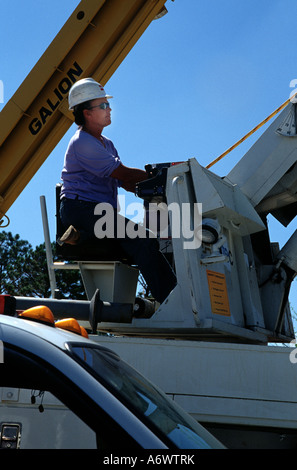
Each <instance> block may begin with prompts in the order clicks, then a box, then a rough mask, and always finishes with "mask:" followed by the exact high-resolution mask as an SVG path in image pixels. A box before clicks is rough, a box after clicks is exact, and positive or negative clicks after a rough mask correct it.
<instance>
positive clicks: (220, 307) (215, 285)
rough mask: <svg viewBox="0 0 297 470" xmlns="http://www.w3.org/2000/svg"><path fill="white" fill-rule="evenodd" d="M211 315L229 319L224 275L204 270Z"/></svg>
mask: <svg viewBox="0 0 297 470" xmlns="http://www.w3.org/2000/svg"><path fill="white" fill-rule="evenodd" d="M206 274H207V281H208V289H209V295H210V303H211V310H212V313H215V314H217V315H225V316H228V317H230V315H231V314H230V307H229V299H228V291H227V284H226V278H225V275H224V274H221V273H217V272H215V271H209V270H208V269H207V270H206Z"/></svg>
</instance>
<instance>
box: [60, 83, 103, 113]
mask: <svg viewBox="0 0 297 470" xmlns="http://www.w3.org/2000/svg"><path fill="white" fill-rule="evenodd" d="M96 98H112V96H110V95H108V94H107V93H106V92H105V90H104V88H103V86H102V85H100V83H98V82H96V81H95V80H94V79H93V78H83V79H82V80H78V81H77V82H75V83H74V85H72V87H71V88H70V91H69V95H68V103H69V109H73V108H74V106H77V105H78V104H81V103H84V102H85V101H90V100H95V99H96Z"/></svg>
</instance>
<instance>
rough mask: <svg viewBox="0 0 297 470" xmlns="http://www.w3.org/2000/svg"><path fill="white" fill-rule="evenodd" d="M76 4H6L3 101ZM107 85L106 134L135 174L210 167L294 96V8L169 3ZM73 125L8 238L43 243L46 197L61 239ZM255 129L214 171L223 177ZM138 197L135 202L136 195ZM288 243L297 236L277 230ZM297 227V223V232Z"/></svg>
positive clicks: (0, 32)
mask: <svg viewBox="0 0 297 470" xmlns="http://www.w3.org/2000/svg"><path fill="white" fill-rule="evenodd" d="M78 3H79V2H78V1H77V0H63V1H62V2H61V1H58V0H51V1H50V2H49V1H45V0H40V1H39V2H38V3H36V2H33V1H32V0H26V1H25V2H20V1H19V0H10V1H9V2H5V3H4V2H2V4H1V29H0V57H1V62H0V80H1V81H2V83H3V86H4V103H0V110H1V109H3V107H4V105H5V103H6V102H7V101H8V100H9V98H10V97H11V96H12V95H13V93H14V92H15V91H16V89H17V88H18V87H19V85H20V84H21V83H22V81H23V80H24V78H25V77H26V75H27V74H28V73H29V72H30V70H31V68H32V67H33V66H34V64H35V63H36V62H37V60H38V59H39V57H40V56H41V55H42V53H43V52H44V51H45V49H46V48H47V46H48V45H49V44H50V42H51V41H52V39H53V38H54V37H55V35H56V34H57V33H58V31H59V30H60V28H61V27H62V26H63V24H64V22H65V21H66V20H67V18H68V17H69V16H70V14H71V13H72V11H73V10H74V9H75V7H76V6H77V5H78ZM166 5H167V8H168V10H169V13H168V14H167V15H166V16H165V17H163V18H162V19H160V20H158V21H154V22H153V23H152V24H151V25H150V27H149V28H148V30H147V31H146V32H145V33H144V35H143V36H142V37H141V38H140V40H139V41H138V43H137V44H136V46H135V47H134V48H133V50H132V51H131V52H130V54H129V55H128V57H127V58H126V59H125V61H124V62H123V63H122V65H121V66H120V67H119V69H118V70H117V71H116V72H115V74H114V75H113V77H112V78H111V79H110V80H109V82H108V84H107V85H106V90H107V91H108V92H110V93H111V94H112V95H113V96H114V99H113V100H112V109H113V111H112V120H113V122H112V124H111V126H110V127H108V128H106V131H105V134H106V135H107V136H108V137H109V138H111V139H112V140H113V142H114V143H115V145H116V147H117V149H118V152H119V154H120V156H121V159H122V161H123V163H124V164H126V165H128V166H137V167H140V168H143V167H144V165H145V164H146V163H155V162H166V161H180V160H187V159H188V158H191V157H195V158H196V159H197V160H198V162H199V163H200V164H201V165H203V166H204V165H205V166H206V165H207V164H208V163H210V162H211V161H212V160H213V159H214V158H216V157H217V156H218V155H220V154H221V153H222V152H223V151H225V150H226V149H227V148H229V147H230V146H231V145H232V144H234V143H235V142H236V141H237V140H238V139H240V138H241V137H242V136H243V135H245V134H246V133H247V132H248V131H250V130H251V129H252V128H253V127H254V126H255V125H257V124H258V123H259V122H260V121H262V119H264V118H265V117H266V116H268V115H269V114H270V113H271V112H272V111H274V110H275V109H276V108H277V107H278V106H279V105H280V104H282V103H283V102H284V101H285V100H286V99H287V98H288V97H289V95H290V93H291V92H292V90H293V88H292V87H290V83H291V81H292V80H294V79H297V67H296V63H297V60H296V56H297V52H296V17H297V3H296V0H260V1H259V0H249V1H248V2H247V1H243V0H226V1H224V2H222V1H221V0H175V1H174V2H172V1H171V0H168V1H167V4H166ZM74 131H75V126H72V127H71V129H70V130H69V131H68V133H67V134H66V135H65V137H64V138H63V139H62V140H61V141H60V143H59V144H58V145H57V147H56V148H55V150H54V151H53V152H52V154H51V155H50V156H49V157H48V159H47V161H46V162H45V163H44V165H43V166H42V167H41V168H40V170H39V171H38V172H37V174H36V175H35V177H34V178H33V179H32V180H31V182H30V183H29V185H28V186H27V187H26V189H25V190H24V191H23V193H22V194H21V195H20V196H19V198H18V199H17V201H16V202H15V203H14V204H13V206H12V207H11V209H10V210H9V212H8V215H9V217H10V220H11V223H10V226H9V227H7V228H6V229H5V230H10V231H11V232H12V233H19V234H20V236H21V238H23V239H25V240H28V241H29V242H30V243H31V244H32V245H33V246H36V245H37V244H39V243H42V242H43V230H42V222H41V215H40V206H39V196H40V195H45V196H46V200H47V207H48V215H49V220H50V232H51V238H52V239H54V238H55V200H54V188H55V184H56V183H57V182H58V181H59V179H60V173H61V168H62V164H63V158H64V152H65V149H66V146H67V143H68V141H69V138H70V137H71V135H72V134H73V133H74ZM262 132H263V128H262V130H260V131H258V132H257V133H256V134H255V135H254V136H253V137H251V138H249V139H248V140H247V141H246V142H245V143H244V144H242V145H241V146H240V147H239V148H237V149H236V150H235V151H233V152H232V153H231V154H229V155H228V156H227V157H225V158H224V159H223V160H222V161H221V162H219V163H217V164H216V165H215V166H213V167H212V171H214V172H216V173H217V174H219V175H221V176H223V175H225V174H226V173H228V172H229V171H230V169H231V168H232V167H233V166H234V165H235V164H236V162H237V161H239V159H240V158H241V157H242V156H243V155H244V153H245V152H246V151H247V150H248V149H249V148H250V147H251V145H252V144H253V142H254V141H255V140H256V139H257V138H258V137H259V136H260V134H261V133H262ZM131 197H133V196H131ZM270 224H271V231H272V239H273V241H277V240H278V241H280V244H281V245H282V244H283V243H284V242H285V241H286V240H287V238H288V237H289V234H290V233H292V232H293V231H294V230H295V228H296V223H295V221H293V222H292V223H291V224H290V225H289V227H288V228H287V229H284V228H283V227H282V226H281V225H279V224H278V223H276V222H275V221H274V220H272V221H271V222H270ZM294 224H295V225H294Z"/></svg>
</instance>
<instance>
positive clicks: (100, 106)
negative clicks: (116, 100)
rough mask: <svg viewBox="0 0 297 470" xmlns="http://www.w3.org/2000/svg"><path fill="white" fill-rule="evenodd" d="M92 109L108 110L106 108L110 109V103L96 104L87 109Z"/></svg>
mask: <svg viewBox="0 0 297 470" xmlns="http://www.w3.org/2000/svg"><path fill="white" fill-rule="evenodd" d="M94 108H100V109H108V108H110V103H108V102H107V103H101V104H97V105H96V106H91V107H90V108H88V109H94Z"/></svg>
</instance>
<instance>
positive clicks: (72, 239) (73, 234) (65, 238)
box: [57, 225, 80, 245]
mask: <svg viewBox="0 0 297 470" xmlns="http://www.w3.org/2000/svg"><path fill="white" fill-rule="evenodd" d="M79 237H80V233H79V231H78V230H76V228H75V227H73V225H70V226H69V227H68V229H67V230H66V232H64V233H63V235H62V236H61V237H60V238H59V239H58V240H57V242H58V243H59V245H63V244H64V243H68V244H69V245H76V244H77V243H78V240H79Z"/></svg>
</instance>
